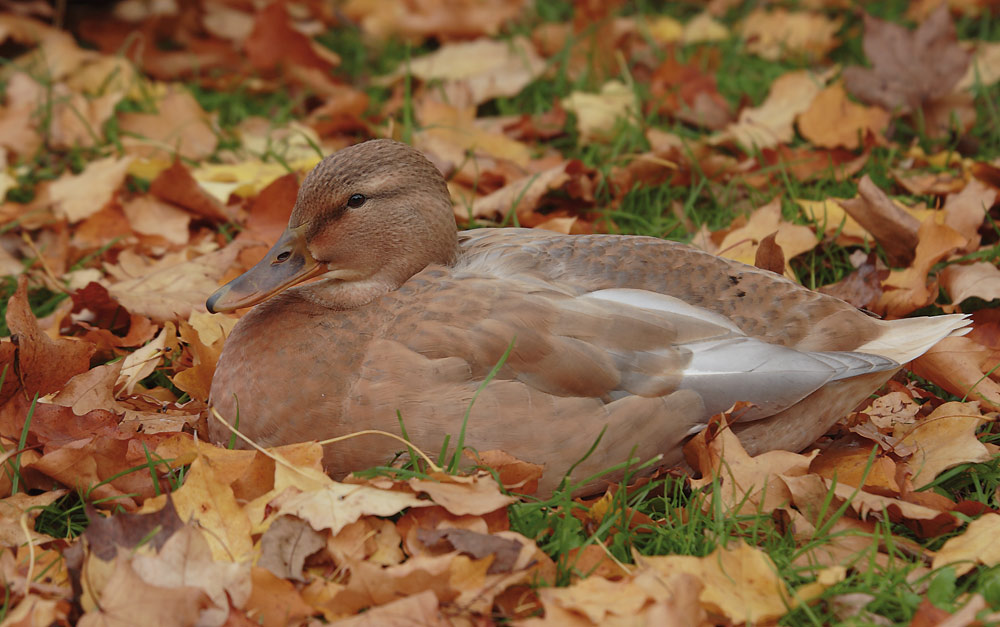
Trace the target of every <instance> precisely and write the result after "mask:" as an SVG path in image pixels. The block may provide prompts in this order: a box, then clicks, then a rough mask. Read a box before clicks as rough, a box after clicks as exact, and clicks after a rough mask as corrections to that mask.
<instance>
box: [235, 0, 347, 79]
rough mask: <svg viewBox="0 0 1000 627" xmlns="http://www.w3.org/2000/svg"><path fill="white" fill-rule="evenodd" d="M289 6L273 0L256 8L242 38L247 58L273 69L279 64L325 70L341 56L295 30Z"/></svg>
mask: <svg viewBox="0 0 1000 627" xmlns="http://www.w3.org/2000/svg"><path fill="white" fill-rule="evenodd" d="M289 17H290V16H289V13H288V8H287V7H286V6H285V4H283V3H280V2H273V3H271V4H268V5H266V6H265V7H264V9H263V10H260V11H258V12H257V14H256V17H255V19H254V23H253V28H252V29H251V31H250V33H249V34H248V35H247V36H246V39H245V40H244V41H243V49H244V51H245V52H246V55H247V59H249V61H250V64H251V65H253V67H254V68H255V69H257V70H258V71H262V72H273V71H275V70H276V69H278V67H279V66H281V65H286V64H287V65H289V66H301V67H306V68H313V69H316V70H319V71H320V72H323V73H324V74H328V73H329V72H330V70H332V69H333V68H334V67H336V66H337V65H340V57H339V56H338V55H337V54H336V53H335V52H333V51H332V50H330V49H329V48H326V47H324V46H322V45H320V44H319V43H317V42H315V41H313V40H312V38H310V37H309V36H307V35H305V34H304V33H301V32H299V31H298V30H296V29H295V28H294V27H293V26H292V24H291V23H290V19H289Z"/></svg>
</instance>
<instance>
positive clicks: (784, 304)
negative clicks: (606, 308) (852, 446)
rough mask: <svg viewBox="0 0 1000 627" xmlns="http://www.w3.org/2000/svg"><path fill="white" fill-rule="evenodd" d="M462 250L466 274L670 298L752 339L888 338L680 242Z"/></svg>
mask: <svg viewBox="0 0 1000 627" xmlns="http://www.w3.org/2000/svg"><path fill="white" fill-rule="evenodd" d="M460 244H461V246H462V249H463V253H464V254H463V256H462V258H461V261H460V262H459V265H458V267H457V268H456V270H458V271H460V272H461V271H472V272H492V273H496V274H507V275H510V276H523V277H531V276H533V277H538V278H540V279H542V280H546V281H551V282H554V283H557V284H559V285H563V286H571V287H573V288H576V289H579V290H585V291H595V290H605V289H613V288H631V289H639V290H647V291H651V292H656V293H659V294H666V295H668V296H673V297H675V298H679V299H681V300H683V301H684V302H686V303H689V304H691V305H693V306H695V307H703V308H705V309H708V310H710V311H713V312H715V313H717V314H721V315H723V316H725V317H727V318H729V319H730V320H732V321H733V323H735V324H736V325H737V326H739V327H740V329H742V330H743V331H744V332H745V333H747V334H748V335H751V336H754V337H758V338H761V339H764V340H766V341H768V342H773V343H777V344H781V345H783V346H791V347H795V348H798V349H801V350H810V351H853V350H857V349H858V347H859V346H861V345H863V344H864V343H866V342H869V341H871V340H872V339H874V338H875V337H877V336H878V335H879V333H881V332H882V327H881V326H880V323H879V322H878V321H877V320H876V319H874V318H872V317H870V316H867V315H865V314H863V313H862V312H860V311H858V310H857V309H856V308H854V307H852V306H851V305H849V304H847V303H845V302H843V301H841V300H839V299H836V298H832V297H829V296H826V295H824V294H820V293H818V292H813V291H811V290H807V289H805V288H803V287H802V286H800V285H797V284H795V283H793V282H792V281H789V280H787V279H785V278H783V277H780V276H778V275H776V274H775V273H773V272H770V271H768V270H762V269H759V268H754V267H752V266H747V265H745V264H742V263H739V262H736V261H731V260H728V259H724V258H722V257H717V256H715V255H712V254H710V253H707V252H704V251H701V250H698V249H696V248H693V247H691V246H688V245H685V244H679V243H677V242H671V241H666V240H661V239H657V238H653V237H637V236H630V235H561V234H558V233H552V232H546V231H543V230H538V229H480V230H475V231H465V232H463V233H462V234H460Z"/></svg>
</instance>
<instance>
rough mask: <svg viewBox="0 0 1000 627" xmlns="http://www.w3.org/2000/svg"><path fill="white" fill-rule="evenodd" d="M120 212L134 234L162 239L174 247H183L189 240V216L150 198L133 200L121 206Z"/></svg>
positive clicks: (142, 197)
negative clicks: (122, 212)
mask: <svg viewBox="0 0 1000 627" xmlns="http://www.w3.org/2000/svg"><path fill="white" fill-rule="evenodd" d="M122 210H123V211H124V212H125V217H126V218H128V223H129V225H131V227H132V230H133V231H135V232H136V233H141V234H142V235H146V236H148V237H151V238H162V240H166V241H167V242H168V243H170V244H173V245H175V246H183V245H184V244H187V243H188V240H189V239H190V238H191V233H190V232H189V231H188V225H190V224H191V216H190V215H189V214H187V213H185V212H184V211H181V210H180V209H178V208H177V207H174V206H173V205H171V204H168V203H165V202H162V201H160V200H157V199H156V198H154V197H152V196H139V197H138V198H133V199H132V200H130V201H128V202H126V203H125V204H124V205H122ZM162 240H161V241H162Z"/></svg>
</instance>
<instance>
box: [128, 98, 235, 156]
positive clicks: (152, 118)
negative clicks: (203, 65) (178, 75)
mask: <svg viewBox="0 0 1000 627" xmlns="http://www.w3.org/2000/svg"><path fill="white" fill-rule="evenodd" d="M158 110H159V112H158V113H122V114H119V116H118V126H119V128H120V129H121V132H122V135H123V137H122V144H123V145H124V146H125V152H127V153H128V154H130V155H135V156H139V157H145V158H159V159H172V158H174V157H175V156H181V157H184V158H186V159H192V160H194V161H200V160H202V159H205V158H206V157H208V156H210V155H211V154H212V153H213V152H215V146H216V144H217V139H216V134H215V132H214V130H213V129H212V125H213V118H212V116H211V115H209V114H207V113H205V111H204V110H203V109H202V108H201V105H199V104H198V101H197V100H195V99H194V96H192V95H191V92H189V91H188V90H186V89H176V88H175V89H170V90H168V91H167V94H166V95H165V96H164V98H163V99H162V100H161V101H160V102H159V103H158Z"/></svg>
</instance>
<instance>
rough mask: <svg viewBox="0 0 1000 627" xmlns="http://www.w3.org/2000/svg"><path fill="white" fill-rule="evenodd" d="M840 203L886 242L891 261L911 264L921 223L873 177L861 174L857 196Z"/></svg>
mask: <svg viewBox="0 0 1000 627" xmlns="http://www.w3.org/2000/svg"><path fill="white" fill-rule="evenodd" d="M837 203H838V204H839V205H840V206H841V207H843V208H844V210H845V211H846V212H847V213H848V215H850V216H851V217H852V218H854V220H855V221H857V223H858V224H859V225H861V227H862V228H864V229H865V231H866V232H868V233H871V235H872V236H873V237H874V238H875V241H877V242H878V243H879V244H881V245H882V247H883V248H884V249H885V251H886V254H887V255H888V256H889V262H890V263H892V264H893V265H896V266H907V265H909V263H910V261H912V260H913V256H914V254H915V251H916V248H917V244H918V241H919V238H918V234H917V232H918V230H919V229H920V228H921V227H920V222H919V221H918V220H917V219H916V218H914V217H913V216H911V215H910V214H908V213H906V212H905V211H903V210H902V209H900V208H899V207H897V206H896V204H895V203H893V202H892V200H891V199H890V198H889V197H888V196H887V195H886V194H885V192H883V191H882V190H881V189H879V188H878V186H876V185H875V183H873V182H872V180H871V177H869V176H868V175H867V174H866V175H864V176H863V177H861V181H860V182H859V183H858V197H857V198H852V199H850V200H838V201H837Z"/></svg>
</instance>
